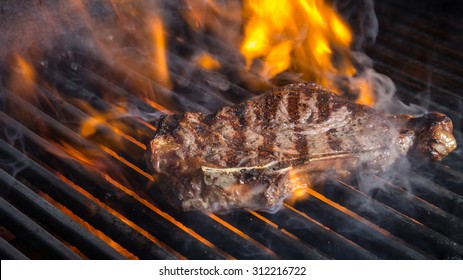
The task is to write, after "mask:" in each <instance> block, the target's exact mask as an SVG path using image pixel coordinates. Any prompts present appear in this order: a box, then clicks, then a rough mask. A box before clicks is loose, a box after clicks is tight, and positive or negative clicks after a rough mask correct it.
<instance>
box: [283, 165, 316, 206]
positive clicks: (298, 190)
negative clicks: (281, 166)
mask: <svg viewBox="0 0 463 280" xmlns="http://www.w3.org/2000/svg"><path fill="white" fill-rule="evenodd" d="M288 176H289V183H290V184H291V186H292V187H293V192H292V193H291V195H290V196H289V197H288V198H286V203H288V204H289V205H293V204H295V203H296V202H297V201H301V200H305V199H307V198H308V197H309V192H308V190H309V189H310V188H311V187H312V185H311V182H310V178H309V175H308V174H307V173H306V172H304V171H303V170H298V169H296V168H292V169H291V170H290V171H289V174H288Z"/></svg>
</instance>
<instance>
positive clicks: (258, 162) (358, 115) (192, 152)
mask: <svg viewBox="0 0 463 280" xmlns="http://www.w3.org/2000/svg"><path fill="white" fill-rule="evenodd" d="M452 130H453V127H452V122H451V121H450V119H449V118H448V117H446V116H445V115H443V114H440V113H429V114H426V115H424V116H423V117H421V118H412V117H411V116H410V115H388V114H384V113H380V112H377V111H374V110H373V109H371V108H369V107H366V106H362V105H358V104H354V103H351V102H349V101H347V100H346V99H344V98H342V97H339V96H337V95H335V94H333V93H330V92H329V91H327V90H326V89H324V88H322V87H319V86H317V85H315V84H311V83H298V84H292V85H288V86H285V87H282V88H277V89H274V90H271V91H270V92H268V93H267V94H265V95H262V96H260V97H259V98H258V99H255V100H250V101H247V102H245V103H242V104H237V105H234V106H230V107H225V108H223V109H221V110H220V111H218V112H217V113H215V114H211V115H205V114H202V113H190V112H187V113H184V114H181V115H171V116H166V117H164V118H163V119H162V120H161V122H160V125H159V127H158V132H157V134H156V136H155V138H154V139H153V140H152V141H151V150H150V151H149V153H150V155H149V156H150V159H151V164H152V166H153V168H154V171H155V173H157V174H158V175H159V176H158V178H159V185H160V188H161V189H162V190H163V192H164V193H165V195H166V197H167V198H168V199H169V200H170V202H171V203H173V204H175V205H178V206H180V207H181V208H182V209H184V210H191V209H198V210H206V211H221V210H229V209H232V208H237V207H246V208H252V209H272V208H274V207H277V206H278V205H279V202H281V201H282V199H283V198H284V197H285V196H287V195H288V194H289V193H291V192H292V191H293V190H294V188H295V187H296V184H295V182H294V177H295V176H299V177H303V178H306V180H308V181H310V182H314V181H317V180H319V179H322V178H323V177H324V175H326V174H335V175H337V176H347V175H349V174H350V173H351V172H353V171H357V170H369V171H372V172H377V171H382V170H384V169H385V168H387V167H388V166H390V165H391V164H392V163H394V161H396V159H398V158H399V157H401V156H404V155H406V154H407V153H408V152H409V151H410V150H411V149H412V148H415V151H417V152H418V153H420V154H422V155H424V156H427V157H429V158H431V159H433V160H440V159H442V158H443V157H444V156H446V155H447V154H448V153H450V152H451V151H452V150H453V149H455V147H456V142H455V138H454V137H453V135H452Z"/></svg>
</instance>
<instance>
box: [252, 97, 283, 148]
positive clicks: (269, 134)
mask: <svg viewBox="0 0 463 280" xmlns="http://www.w3.org/2000/svg"><path fill="white" fill-rule="evenodd" d="M283 98H284V96H283V95H281V94H269V95H266V96H265V97H264V106H261V107H258V108H254V111H255V112H256V116H255V117H256V118H259V115H262V117H263V120H262V130H265V132H263V134H264V144H263V145H262V146H261V147H259V157H266V156H268V155H270V154H271V153H272V151H273V146H274V143H275V138H276V134H275V131H274V130H272V129H269V128H270V127H271V126H272V125H273V122H274V120H275V115H276V113H277V111H278V107H279V106H280V102H282V101H283Z"/></svg>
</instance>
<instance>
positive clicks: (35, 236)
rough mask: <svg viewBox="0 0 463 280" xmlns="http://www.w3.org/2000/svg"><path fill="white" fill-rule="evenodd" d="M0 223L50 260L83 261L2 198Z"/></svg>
mask: <svg viewBox="0 0 463 280" xmlns="http://www.w3.org/2000/svg"><path fill="white" fill-rule="evenodd" d="M0 222H1V223H2V224H3V225H5V227H6V228H8V229H9V230H10V231H11V232H13V233H14V234H15V235H16V237H17V238H19V239H21V241H22V242H24V243H26V244H28V245H29V246H31V247H32V248H35V249H36V250H39V251H40V252H43V254H44V255H47V257H48V258H52V259H53V258H60V259H61V258H64V259H81V258H80V256H79V255H77V254H76V253H74V252H73V251H71V250H70V249H69V248H68V247H66V246H65V245H64V244H63V243H61V242H60V241H59V240H58V239H56V238H55V237H54V236H53V235H51V234H50V233H48V231H47V230H46V229H44V228H43V227H41V226H40V225H38V224H37V223H35V222H34V221H33V220H31V219H30V218H29V217H27V216H26V215H24V214H23V213H21V212H20V211H19V210H18V209H16V208H15V207H14V206H13V205H11V204H10V203H9V202H8V201H6V200H4V199H3V198H2V197H0Z"/></svg>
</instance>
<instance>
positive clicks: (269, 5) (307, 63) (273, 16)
mask: <svg viewBox="0 0 463 280" xmlns="http://www.w3.org/2000/svg"><path fill="white" fill-rule="evenodd" d="M244 17H245V18H246V19H247V21H246V26H245V29H244V39H243V41H242V43H241V52H242V54H243V56H244V57H245V58H246V65H247V67H248V69H250V68H251V67H252V66H253V62H254V61H255V60H256V59H261V60H262V61H264V66H263V67H262V69H261V70H260V75H262V76H263V77H265V78H267V79H271V78H273V77H274V76H276V75H277V74H279V73H281V72H283V71H285V70H288V69H293V70H296V71H299V72H301V73H303V74H304V78H305V79H309V80H313V79H316V80H317V82H319V83H321V84H322V85H324V86H327V87H329V88H331V89H333V87H334V85H333V82H332V80H331V79H332V76H348V77H350V76H352V75H354V74H355V69H354V67H353V66H352V64H351V62H350V60H349V59H348V58H345V59H344V60H342V61H340V62H337V63H336V64H334V63H333V57H332V55H333V53H334V52H335V50H336V51H338V52H345V51H346V50H348V49H349V47H350V43H351V41H352V35H351V32H350V30H349V28H348V26H347V24H346V23H345V22H344V21H343V20H342V19H341V17H340V16H339V15H338V14H337V13H336V12H335V10H334V9H333V8H332V7H331V6H330V5H328V4H326V3H325V2H324V1H322V0H269V1H267V0H258V1H250V0H248V1H245V4H244Z"/></svg>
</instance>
